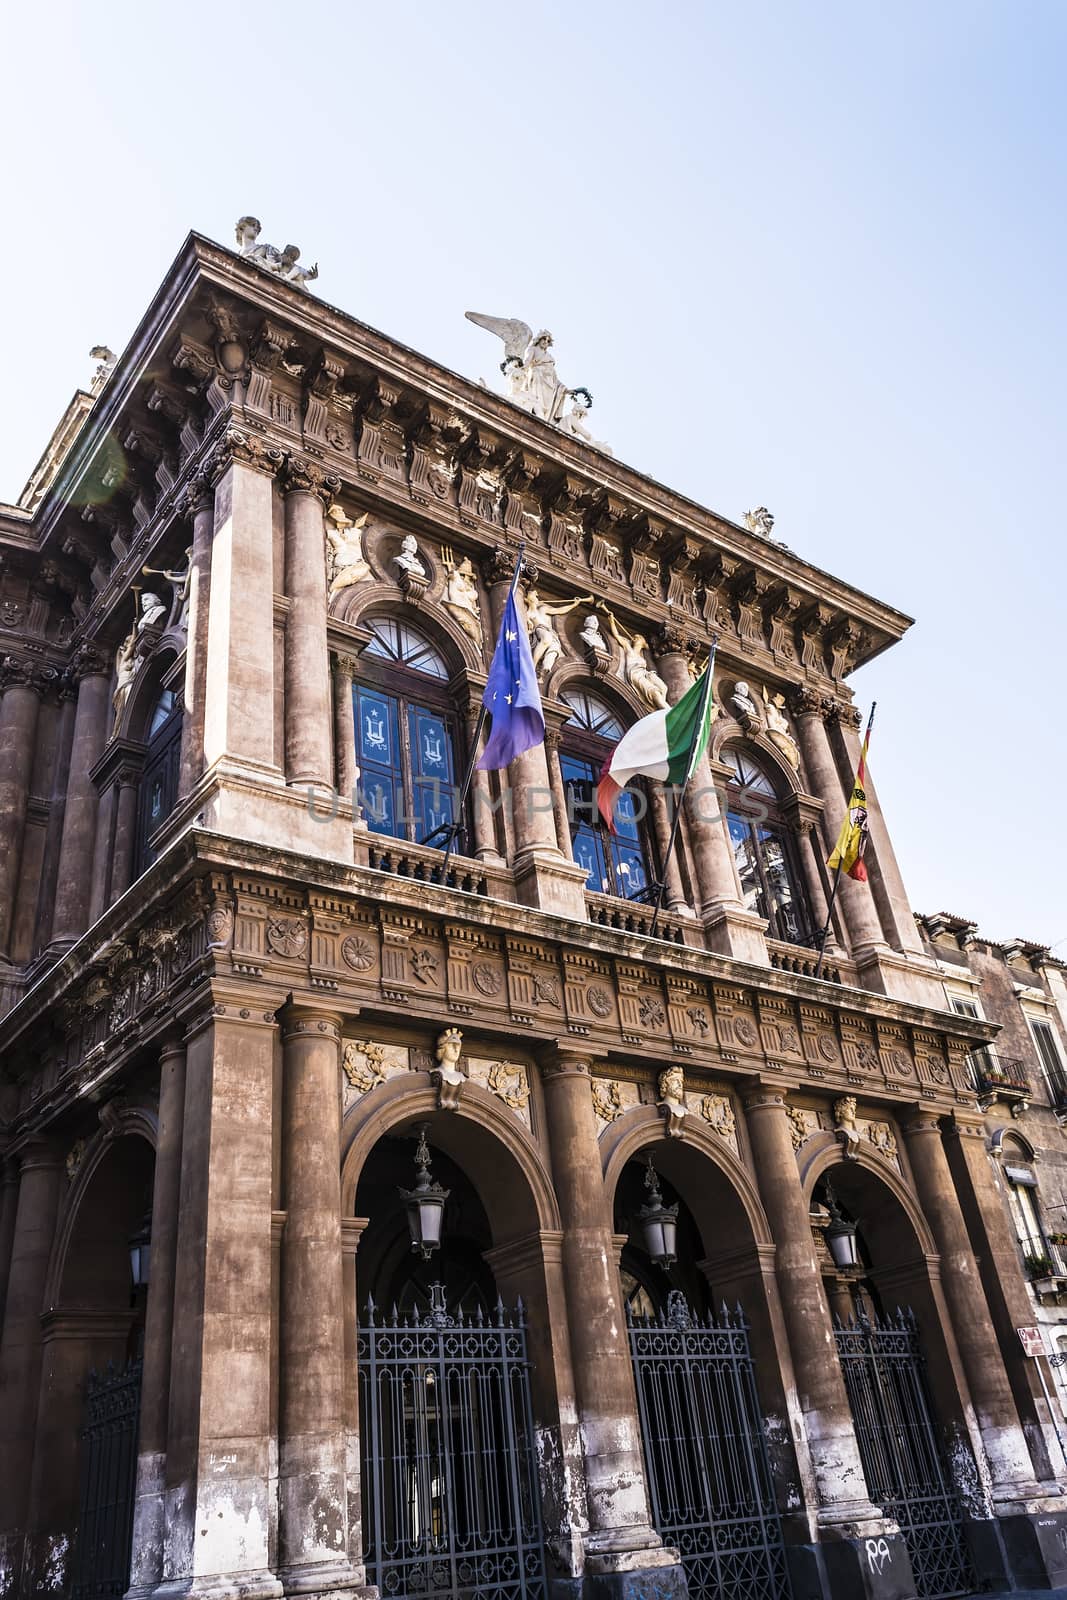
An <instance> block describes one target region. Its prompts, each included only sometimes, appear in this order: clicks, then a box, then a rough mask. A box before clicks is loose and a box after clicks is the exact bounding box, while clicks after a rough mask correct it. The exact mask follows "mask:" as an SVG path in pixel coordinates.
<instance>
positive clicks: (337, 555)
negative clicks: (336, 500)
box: [326, 504, 373, 600]
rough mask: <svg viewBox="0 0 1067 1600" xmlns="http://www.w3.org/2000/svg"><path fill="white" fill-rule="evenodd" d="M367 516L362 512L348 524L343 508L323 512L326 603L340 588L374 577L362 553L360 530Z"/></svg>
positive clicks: (361, 530) (332, 507)
mask: <svg viewBox="0 0 1067 1600" xmlns="http://www.w3.org/2000/svg"><path fill="white" fill-rule="evenodd" d="M369 516H370V513H369V512H367V511H365V512H364V513H363V515H362V516H361V517H360V518H359V520H358V521H357V522H351V521H350V520H349V519H348V517H346V516H345V510H344V507H343V506H340V505H337V504H334V505H332V506H330V507H329V509H328V510H327V512H326V522H327V524H328V526H327V529H326V544H327V546H328V548H327V552H326V576H327V578H328V579H329V584H330V590H329V594H328V596H327V599H328V600H332V599H333V598H334V596H335V595H339V594H340V593H341V590H342V589H351V588H352V587H353V586H354V585H355V584H357V583H365V582H366V581H367V579H368V578H370V577H371V576H373V574H372V573H371V569H370V564H369V563H368V561H367V559H366V557H365V556H364V554H363V529H364V527H365V526H366V524H367V519H368V517H369Z"/></svg>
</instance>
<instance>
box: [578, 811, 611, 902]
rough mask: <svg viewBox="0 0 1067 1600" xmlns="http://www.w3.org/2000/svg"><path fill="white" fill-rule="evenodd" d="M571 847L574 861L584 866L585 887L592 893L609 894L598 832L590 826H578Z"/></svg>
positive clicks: (608, 883) (608, 884) (609, 885)
mask: <svg viewBox="0 0 1067 1600" xmlns="http://www.w3.org/2000/svg"><path fill="white" fill-rule="evenodd" d="M572 849H573V852H574V859H575V861H577V863H578V864H579V866H582V867H584V868H585V874H586V876H585V886H586V888H587V889H589V890H591V891H592V893H593V894H610V893H611V884H610V882H609V881H608V873H607V865H606V863H605V860H604V851H603V848H602V846H601V843H600V836H599V834H596V833H594V831H593V829H592V828H586V827H582V828H579V829H578V832H577V833H576V834H575V836H574V843H573V845H572Z"/></svg>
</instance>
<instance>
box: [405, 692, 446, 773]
mask: <svg viewBox="0 0 1067 1600" xmlns="http://www.w3.org/2000/svg"><path fill="white" fill-rule="evenodd" d="M409 723H410V729H411V764H412V767H413V769H414V774H415V777H416V778H420V777H425V778H438V779H440V781H441V782H442V783H447V782H449V781H450V780H451V777H452V741H451V739H450V737H449V732H448V728H447V727H446V725H445V722H444V720H443V718H441V717H439V716H435V715H434V713H433V712H432V711H426V710H424V709H423V707H421V706H412V708H411V711H410V713H409Z"/></svg>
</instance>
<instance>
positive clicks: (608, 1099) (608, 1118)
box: [590, 1078, 623, 1122]
mask: <svg viewBox="0 0 1067 1600" xmlns="http://www.w3.org/2000/svg"><path fill="white" fill-rule="evenodd" d="M590 1090H591V1093H592V1096H593V1112H594V1114H595V1116H596V1117H597V1119H598V1121H600V1122H614V1121H615V1118H616V1117H621V1116H622V1113H623V1103H622V1090H621V1088H620V1086H619V1085H618V1083H616V1082H615V1080H614V1079H608V1078H592V1079H590Z"/></svg>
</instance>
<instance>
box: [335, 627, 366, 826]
mask: <svg viewBox="0 0 1067 1600" xmlns="http://www.w3.org/2000/svg"><path fill="white" fill-rule="evenodd" d="M356 666H357V663H356V659H355V657H354V656H342V655H335V656H334V658H333V727H334V739H333V744H334V752H335V756H336V763H337V789H338V793H339V794H340V795H341V797H342V799H344V800H351V802H352V815H353V819H356V818H357V817H362V814H363V813H362V808H361V807H360V806H359V804H358V799H357V796H356V785H357V784H358V782H359V761H358V759H357V757H356V717H355V707H354V705H353V703H352V679H353V677H354V676H355V673H356Z"/></svg>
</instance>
